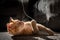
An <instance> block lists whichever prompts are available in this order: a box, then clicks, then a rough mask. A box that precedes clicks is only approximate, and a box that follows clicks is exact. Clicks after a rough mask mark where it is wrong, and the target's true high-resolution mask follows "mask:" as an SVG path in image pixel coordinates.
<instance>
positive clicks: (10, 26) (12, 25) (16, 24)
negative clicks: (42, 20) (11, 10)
mask: <svg viewBox="0 0 60 40" xmlns="http://www.w3.org/2000/svg"><path fill="white" fill-rule="evenodd" d="M40 30H44V31H45V32H47V33H48V34H49V35H54V32H53V31H52V30H51V29H49V28H47V27H45V26H44V25H42V24H39V23H37V22H36V21H35V20H31V21H26V22H24V21H20V20H18V19H15V20H14V19H13V18H10V21H9V23H7V31H8V32H9V33H10V34H12V35H32V34H36V33H39V31H40Z"/></svg>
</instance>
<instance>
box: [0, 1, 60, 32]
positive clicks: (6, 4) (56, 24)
mask: <svg viewBox="0 0 60 40" xmlns="http://www.w3.org/2000/svg"><path fill="white" fill-rule="evenodd" d="M36 2H38V0H29V2H28V3H24V7H25V11H26V13H27V14H28V15H29V16H31V17H32V18H34V19H35V20H36V21H37V22H38V23H41V24H43V25H45V26H47V27H49V28H51V29H52V30H54V31H56V32H60V31H59V30H60V1H58V2H56V3H55V4H54V5H52V4H51V5H50V10H51V12H52V13H54V14H56V13H57V14H58V15H57V16H55V17H51V18H50V20H49V21H47V19H46V15H45V14H43V12H42V11H39V10H38V9H36V8H34V7H33V5H34V4H35V3H36ZM37 5H38V4H37ZM37 13H40V14H39V16H36V17H34V15H36V14H37ZM23 16H24V17H23ZM10 17H13V18H18V19H20V20H22V18H23V19H24V20H26V19H27V20H31V19H29V18H28V17H25V15H24V12H23V8H22V4H21V2H19V1H17V0H0V32H3V31H7V28H6V23H7V22H9V18H10ZM39 19H41V20H39Z"/></svg>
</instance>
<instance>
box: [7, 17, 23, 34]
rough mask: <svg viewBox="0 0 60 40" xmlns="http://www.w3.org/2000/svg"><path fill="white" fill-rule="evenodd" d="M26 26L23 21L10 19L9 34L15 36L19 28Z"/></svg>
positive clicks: (8, 24)
mask: <svg viewBox="0 0 60 40" xmlns="http://www.w3.org/2000/svg"><path fill="white" fill-rule="evenodd" d="M23 25H24V23H23V21H20V20H18V19H16V20H14V19H13V18H11V17H10V21H9V23H7V30H8V32H9V33H11V34H14V33H15V32H16V30H17V28H18V27H22V26H23Z"/></svg>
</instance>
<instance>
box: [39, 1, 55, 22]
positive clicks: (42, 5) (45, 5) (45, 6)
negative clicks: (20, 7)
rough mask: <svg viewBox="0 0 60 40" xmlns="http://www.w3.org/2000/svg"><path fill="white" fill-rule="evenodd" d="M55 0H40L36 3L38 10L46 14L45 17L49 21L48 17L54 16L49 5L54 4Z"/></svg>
mask: <svg viewBox="0 0 60 40" xmlns="http://www.w3.org/2000/svg"><path fill="white" fill-rule="evenodd" d="M54 3H55V0H40V2H39V4H38V9H39V11H42V12H43V13H45V14H46V18H47V20H48V21H49V18H50V17H52V16H56V14H53V13H51V12H50V5H51V4H54Z"/></svg>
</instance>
